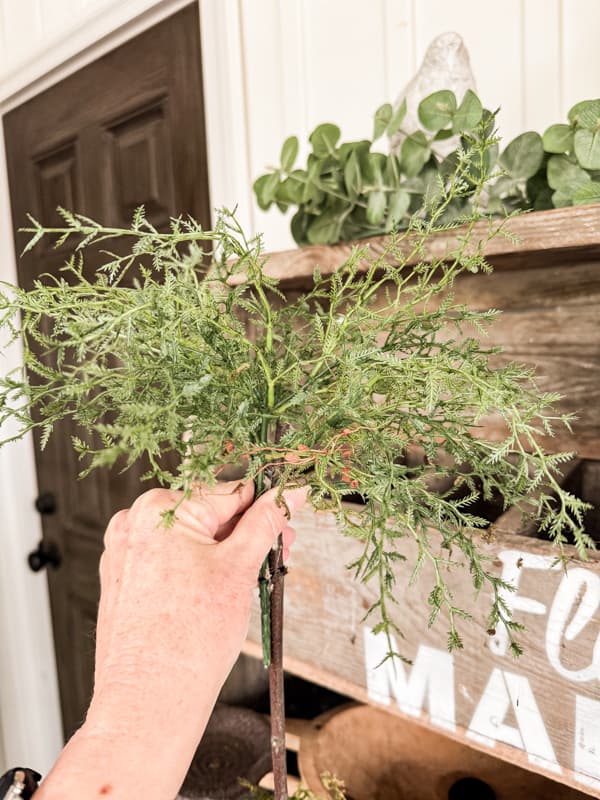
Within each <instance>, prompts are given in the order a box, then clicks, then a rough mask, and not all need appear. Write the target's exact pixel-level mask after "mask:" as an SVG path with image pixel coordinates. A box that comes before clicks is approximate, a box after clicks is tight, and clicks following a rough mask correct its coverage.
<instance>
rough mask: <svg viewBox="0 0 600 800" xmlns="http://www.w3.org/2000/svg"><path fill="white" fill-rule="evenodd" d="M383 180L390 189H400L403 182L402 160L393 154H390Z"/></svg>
mask: <svg viewBox="0 0 600 800" xmlns="http://www.w3.org/2000/svg"><path fill="white" fill-rule="evenodd" d="M383 178H384V180H385V185H386V187H387V188H388V189H398V187H399V186H400V181H401V180H402V173H401V171H400V159H399V158H398V156H396V155H394V154H393V153H390V154H389V156H388V157H387V161H386V164H385V168H384V170H383Z"/></svg>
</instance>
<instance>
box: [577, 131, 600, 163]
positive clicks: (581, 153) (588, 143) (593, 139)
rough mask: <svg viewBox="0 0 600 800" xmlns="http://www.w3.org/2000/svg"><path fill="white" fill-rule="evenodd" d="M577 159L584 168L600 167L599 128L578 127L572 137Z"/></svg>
mask: <svg viewBox="0 0 600 800" xmlns="http://www.w3.org/2000/svg"><path fill="white" fill-rule="evenodd" d="M573 141H574V150H575V155H576V156H577V161H579V163H580V164H581V166H582V167H583V168H584V169H600V130H598V129H596V130H593V131H590V130H588V129H587V128H579V129H578V130H576V131H575V136H574V137H573Z"/></svg>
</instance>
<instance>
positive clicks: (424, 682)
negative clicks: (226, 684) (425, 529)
mask: <svg viewBox="0 0 600 800" xmlns="http://www.w3.org/2000/svg"><path fill="white" fill-rule="evenodd" d="M293 524H294V527H295V528H296V531H297V540H296V544H295V546H294V549H293V552H292V558H291V560H290V573H289V577H288V579H287V581H286V585H287V589H286V634H285V648H286V654H287V655H286V664H285V666H286V668H287V669H288V670H290V671H292V672H296V673H297V674H299V675H302V676H303V677H305V678H307V679H309V680H313V681H316V682H318V683H320V684H322V685H325V686H329V687H331V688H333V689H335V690H337V691H340V692H342V693H345V694H347V695H348V696H350V697H353V698H355V699H357V700H360V701H363V702H368V703H371V704H375V705H381V706H382V707H385V708H387V709H388V711H390V712H392V713H395V714H400V715H404V716H406V717H409V718H411V719H416V720H418V721H419V723H420V724H424V725H427V726H429V727H430V728H432V729H437V730H442V731H444V733H445V734H446V735H448V736H450V737H451V738H453V739H456V740H457V741H461V742H464V743H467V744H469V745H470V746H472V747H475V748H476V749H480V750H484V751H487V752H492V753H494V754H496V755H498V756H499V757H501V758H503V759H505V760H507V761H510V762H511V763H514V764H518V765H520V766H523V767H525V768H526V769H531V770H534V771H537V772H541V773H543V774H547V775H548V776H550V777H552V778H554V779H556V780H558V781H561V782H563V783H566V784H569V785H571V786H573V787H576V788H579V789H585V791H588V792H589V793H590V796H593V797H597V798H600V700H599V697H598V682H599V680H600V555H599V554H592V555H591V556H590V558H589V560H588V561H586V562H579V561H577V559H575V558H574V560H573V563H572V566H571V568H570V569H569V571H568V572H567V574H566V575H565V574H564V573H563V572H562V571H561V570H560V568H556V566H553V564H554V555H555V552H554V550H553V548H552V547H551V545H550V544H549V543H548V542H545V541H542V540H538V539H532V538H528V537H523V536H519V535H502V536H500V535H498V536H497V538H496V539H494V540H493V541H491V542H485V541H483V540H481V541H480V543H479V544H480V547H481V549H482V550H483V552H485V553H486V554H487V556H488V557H489V558H490V564H491V566H492V568H493V570H494V571H495V572H496V573H498V574H500V573H502V574H503V575H504V577H505V578H506V579H507V580H509V581H511V582H513V584H514V585H515V586H516V589H517V590H516V592H515V593H513V594H511V595H508V594H507V601H508V602H509V603H512V605H513V606H514V607H515V619H516V620H518V621H520V622H523V623H524V624H525V625H526V631H525V632H524V633H523V634H522V635H521V636H520V640H521V642H522V644H523V646H524V648H525V655H524V656H523V657H521V658H520V659H518V660H515V659H513V658H512V657H511V656H510V655H509V654H508V652H507V648H506V637H505V635H504V631H503V630H502V629H501V628H499V629H498V630H497V631H495V632H494V634H493V635H488V634H487V633H486V614H487V611H488V608H489V602H490V597H489V593H488V592H486V591H484V592H482V594H481V596H480V597H479V598H477V597H476V596H475V595H474V592H473V590H472V587H471V583H470V579H469V577H468V575H467V574H465V573H464V572H463V571H462V570H458V571H454V572H453V573H452V574H449V575H448V582H449V584H450V586H451V587H452V590H453V592H454V597H455V601H456V604H457V605H458V606H460V607H462V608H466V609H468V610H469V611H470V612H471V613H472V614H473V616H474V618H475V624H472V623H471V624H470V623H465V624H464V625H463V626H462V628H463V629H462V634H463V638H464V645H465V647H464V650H462V651H458V652H454V653H452V654H448V652H447V650H446V630H447V628H446V626H445V621H444V620H443V619H440V620H439V621H438V622H437V623H436V624H435V626H434V627H433V628H432V629H427V628H426V624H425V621H426V619H427V615H428V611H429V606H428V603H427V596H428V593H429V591H430V589H431V587H432V574H431V572H430V571H428V569H427V568H425V569H424V571H423V574H422V575H421V578H420V580H419V582H418V584H417V585H416V586H414V587H411V588H409V587H408V585H407V584H408V577H409V571H408V570H407V568H406V567H405V566H402V565H400V566H399V567H398V569H397V572H396V578H397V597H398V600H399V604H398V605H397V606H394V607H393V608H392V616H393V618H394V621H395V622H396V623H397V624H398V625H399V626H400V628H401V630H402V631H403V633H404V636H405V638H404V639H402V640H401V641H399V643H398V648H399V650H400V652H401V653H402V654H403V655H405V656H407V657H408V658H410V659H411V660H412V662H413V664H412V666H406V665H403V664H401V663H399V662H397V663H396V664H395V665H392V664H390V662H387V663H386V664H385V665H383V666H381V667H380V668H379V670H375V669H374V667H375V665H376V664H378V663H379V662H380V660H381V658H382V656H383V655H384V654H385V650H386V645H385V642H381V641H380V639H379V637H373V636H372V635H371V634H370V632H369V628H368V626H367V624H366V623H365V622H364V621H363V617H364V614H365V611H366V609H367V608H369V607H370V605H371V604H372V602H373V600H374V599H375V597H376V591H375V587H373V586H364V585H361V584H356V583H355V582H354V581H353V580H352V578H351V576H350V574H349V573H348V572H347V571H346V570H345V568H344V565H345V564H347V563H350V562H351V561H352V560H353V559H354V558H356V557H357V556H358V555H359V554H360V551H361V544H360V542H357V541H355V540H353V539H349V538H346V537H343V536H341V535H340V532H339V530H338V529H337V526H336V523H335V520H334V518H333V516H332V515H330V514H326V513H322V512H319V513H316V512H313V511H311V510H306V509H305V510H302V511H301V512H298V514H297V515H296V516H295V517H294V522H293ZM498 527H499V528H500V529H502V518H500V520H499V521H498ZM399 548H400V549H401V550H402V552H404V553H405V554H406V556H407V558H408V564H411V563H414V558H415V545H414V543H413V542H412V541H409V540H408V539H407V540H403V542H401V544H400V545H399ZM572 555H573V556H574V555H575V554H574V553H573V554H572ZM370 624H372V623H370ZM259 630H260V628H259V620H258V615H257V608H256V607H255V608H254V609H253V614H252V621H251V625H250V632H249V640H248V644H247V647H246V649H247V651H248V652H251V653H254V654H256V653H257V652H258V649H259V645H258V642H259V638H260V635H259Z"/></svg>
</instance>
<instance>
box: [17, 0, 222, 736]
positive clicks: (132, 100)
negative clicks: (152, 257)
mask: <svg viewBox="0 0 600 800" xmlns="http://www.w3.org/2000/svg"><path fill="white" fill-rule="evenodd" d="M199 24H200V23H199V19H198V10H197V4H194V5H191V6H189V7H187V8H185V9H183V10H182V11H180V12H178V13H176V14H174V15H173V16H172V17H169V18H168V19H166V20H164V21H163V22H161V23H160V24H159V25H156V26H155V27H154V28H151V29H149V30H148V31H145V32H144V33H143V34H141V35H140V36H137V37H136V38H135V39H132V40H131V41H129V42H127V43H126V44H124V45H122V46H121V47H119V48H117V49H115V50H114V51H112V52H111V53H109V54H108V55H106V56H104V57H103V58H101V59H99V60H98V61H96V62H94V63H93V64H90V65H89V66H86V67H84V68H83V69H82V70H80V71H79V72H77V73H75V74H74V75H71V76H70V77H68V78H67V79H65V80H64V81H62V82H60V83H59V84H57V85H55V86H53V87H51V88H50V89H48V90H47V91H45V92H43V93H42V94H40V95H38V96H37V97H35V98H33V99H32V100H30V101H28V102H27V103H25V104H23V105H22V106H20V107H19V108H17V109H15V110H14V111H11V112H10V113H9V114H7V115H6V117H5V118H4V129H5V138H6V151H7V162H8V167H9V181H10V190H11V203H12V212H13V221H14V226H15V229H17V228H19V227H21V226H23V225H24V224H26V223H27V218H26V214H27V212H30V213H31V214H33V215H34V216H35V217H36V218H37V219H39V220H40V221H41V222H42V223H43V224H45V225H49V226H53V225H58V224H61V220H60V217H59V215H58V213H57V211H56V208H57V206H63V207H65V208H67V209H70V210H74V211H78V212H81V213H83V214H86V215H87V216H90V217H93V218H96V219H99V220H100V221H102V222H104V223H105V224H107V225H110V226H127V225H128V224H129V222H130V220H131V217H132V214H133V212H134V210H135V208H137V206H139V205H142V204H143V205H144V206H145V207H146V211H147V216H148V218H149V219H150V221H151V222H152V223H153V224H154V225H156V226H157V227H163V226H165V225H166V224H168V219H169V217H170V216H177V215H179V214H191V215H192V216H194V217H195V218H196V219H198V220H199V221H200V222H201V223H202V224H203V225H204V226H206V227H208V226H209V225H210V211H209V208H210V207H209V199H208V179H207V171H206V144H205V132H204V111H203V96H202V76H201V56H200V28H199ZM15 238H16V245H17V252H20V251H21V250H22V249H23V245H24V242H25V237H24V236H23V234H19V233H17V232H15ZM69 255H70V250H69V248H68V243H67V245H65V246H63V247H61V248H60V249H59V250H54V248H53V246H52V243H51V242H42V243H41V244H40V245H38V247H36V248H35V249H34V250H33V251H32V252H31V253H27V254H26V255H25V256H24V257H23V258H22V259H21V260H20V262H19V265H18V272H19V282H20V284H21V285H22V286H24V287H30V286H31V284H32V282H33V281H34V280H35V278H36V277H37V276H38V275H40V274H41V273H44V272H50V273H56V272H57V271H58V270H59V269H60V267H61V266H62V265H63V264H64V263H65V261H66V259H67V258H68V256H69ZM95 263H97V262H96V259H95V258H93V257H92V258H90V259H89V260H88V264H87V265H86V271H90V270H91V269H92V268H93V267H94V264H95ZM72 435H78V436H81V431H80V430H78V429H76V427H75V426H74V425H73V423H71V422H70V421H68V420H66V421H63V422H61V423H60V424H59V425H57V426H56V430H55V433H54V434H53V436H52V437H51V439H50V441H49V443H48V445H47V447H46V448H45V450H43V451H40V449H39V437H37V445H38V447H37V448H36V466H37V474H38V485H39V489H40V492H45V493H49V494H51V495H52V497H53V498H54V501H55V502H54V505H55V510H54V511H49V512H47V513H45V514H44V515H43V530H44V539H45V540H46V541H47V542H54V543H55V544H57V545H58V548H59V550H60V554H61V558H62V560H61V564H60V566H59V567H58V569H56V570H50V571H49V572H48V581H49V586H50V597H51V604H52V618H53V627H54V636H55V643H56V654H57V665H58V674H59V683H60V690H61V703H62V710H63V721H64V729H65V735H66V736H68V735H69V734H70V733H71V732H72V731H73V730H74V729H75V728H76V727H77V726H78V725H79V724H80V723H81V721H82V719H83V716H84V713H85V709H86V707H87V704H88V702H89V697H90V693H91V687H92V667H93V650H94V626H95V617H96V607H97V601H98V592H99V585H98V560H99V556H100V553H101V550H102V536H103V533H104V530H105V527H106V524H107V522H108V520H109V519H110V516H111V515H112V514H113V513H114V512H115V511H116V510H118V509H120V508H124V507H127V506H128V505H130V504H131V502H132V500H133V499H134V498H135V497H136V496H137V495H138V494H139V493H140V492H141V491H143V490H144V489H146V488H148V484H143V485H142V484H140V475H141V474H142V472H143V469H142V468H140V469H132V470H129V471H128V472H126V473H124V474H118V473H117V472H116V471H111V472H109V471H99V470H97V471H95V472H94V473H92V474H91V475H90V476H88V477H87V478H85V479H83V480H79V479H78V477H77V476H78V473H79V471H80V469H81V466H82V465H81V464H80V463H79V461H78V459H77V457H76V455H75V453H74V452H73V450H72V448H71V444H70V441H71V436H72ZM50 505H52V504H50Z"/></svg>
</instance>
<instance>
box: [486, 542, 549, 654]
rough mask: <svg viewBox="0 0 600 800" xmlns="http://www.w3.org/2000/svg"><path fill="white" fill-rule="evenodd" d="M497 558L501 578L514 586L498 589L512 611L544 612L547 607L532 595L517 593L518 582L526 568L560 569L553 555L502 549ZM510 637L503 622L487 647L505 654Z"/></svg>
mask: <svg viewBox="0 0 600 800" xmlns="http://www.w3.org/2000/svg"><path fill="white" fill-rule="evenodd" d="M498 558H499V559H500V561H502V580H503V581H506V583H509V584H511V585H512V586H514V591H513V592H511V591H508V590H505V589H501V590H500V594H501V596H502V599H503V600H504V602H505V603H506V605H507V607H508V608H509V609H510V610H511V612H512V613H514V612H515V611H523V612H525V613H526V614H538V615H542V614H546V613H547V608H546V606H545V605H544V603H541V602H540V601H539V600H535V599H534V598H532V597H522V596H521V595H520V594H519V583H520V582H521V576H522V575H523V571H524V570H526V569H539V570H550V569H560V566H559V565H557V564H556V563H555V562H556V558H554V556H541V555H538V554H536V553H528V552H526V551H520V550H502V551H500V553H498ZM509 641H510V638H509V635H508V631H507V630H506V626H505V625H504V623H500V624H499V625H498V629H497V631H496V634H495V636H494V637H493V638H491V639H490V641H489V648H490V650H491V651H492V653H494V655H497V656H505V655H506V653H507V651H508V644H509Z"/></svg>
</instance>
